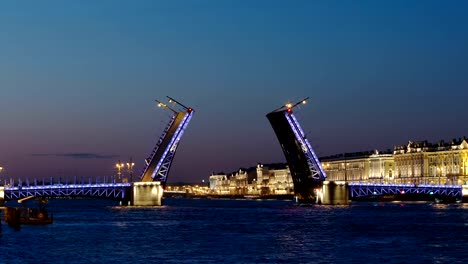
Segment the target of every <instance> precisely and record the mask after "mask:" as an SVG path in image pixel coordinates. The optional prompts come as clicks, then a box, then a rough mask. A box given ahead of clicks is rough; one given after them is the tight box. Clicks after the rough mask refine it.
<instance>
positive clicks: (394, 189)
mask: <svg viewBox="0 0 468 264" xmlns="http://www.w3.org/2000/svg"><path fill="white" fill-rule="evenodd" d="M343 183H344V182H343ZM136 184H139V183H136ZM133 185H134V184H133V183H87V184H76V183H72V184H50V185H45V184H42V185H27V186H21V185H17V186H0V200H1V199H2V198H3V200H5V201H12V200H19V199H23V198H26V197H30V196H34V197H48V198H55V197H88V198H101V199H111V200H118V201H122V202H127V201H130V200H131V199H132V197H131V195H132V188H133ZM347 188H348V193H349V199H351V200H353V199H355V198H358V199H359V198H365V197H375V196H384V195H404V194H408V195H410V194H412V195H428V196H429V195H433V196H434V197H447V198H453V199H456V200H461V199H462V197H463V188H462V186H461V185H425V184H420V185H414V184H382V183H363V182H348V183H347ZM125 204H126V203H125Z"/></svg>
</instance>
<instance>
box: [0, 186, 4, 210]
mask: <svg viewBox="0 0 468 264" xmlns="http://www.w3.org/2000/svg"><path fill="white" fill-rule="evenodd" d="M4 203H5V187H4V186H0V206H3V204H4Z"/></svg>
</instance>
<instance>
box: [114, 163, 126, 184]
mask: <svg viewBox="0 0 468 264" xmlns="http://www.w3.org/2000/svg"><path fill="white" fill-rule="evenodd" d="M124 166H125V164H123V163H122V162H120V160H119V161H118V162H117V163H116V164H115V167H116V168H117V176H118V179H117V180H118V181H119V182H120V181H121V177H120V176H121V175H122V169H123V168H124Z"/></svg>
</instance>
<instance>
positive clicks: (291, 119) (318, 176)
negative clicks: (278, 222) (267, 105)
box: [266, 97, 347, 203]
mask: <svg viewBox="0 0 468 264" xmlns="http://www.w3.org/2000/svg"><path fill="white" fill-rule="evenodd" d="M308 99H309V98H308V97H307V98H305V99H303V100H301V101H299V102H297V103H295V104H293V103H287V104H286V105H284V106H281V107H280V108H278V109H276V110H274V111H272V112H270V113H268V114H267V115H266V117H267V118H268V120H269V121H270V124H271V126H272V127H273V130H274V132H275V134H276V137H277V138H278V141H279V143H280V145H281V148H282V149H283V153H284V156H285V157H286V161H287V163H288V166H289V170H290V172H291V176H292V179H293V183H294V193H295V196H296V199H297V200H298V201H299V202H304V203H323V201H324V190H325V191H326V196H327V195H328V194H330V193H334V190H335V189H336V186H335V185H333V188H332V189H333V191H330V188H329V187H330V186H329V185H328V182H325V183H326V186H324V181H325V180H326V177H327V175H326V173H325V171H324V169H323V168H322V165H321V163H320V161H319V159H318V158H317V155H316V154H315V152H314V150H313V148H312V146H311V144H310V142H309V140H308V139H307V137H306V135H305V133H304V131H303V130H302V128H301V125H300V124H299V122H298V121H297V119H296V117H295V116H294V113H293V108H295V107H297V106H299V105H301V104H306V103H307V100H308ZM345 188H346V187H345ZM325 198H326V199H325V200H327V201H329V200H333V199H330V198H329V197H328V196H327V197H325ZM346 200H347V199H346Z"/></svg>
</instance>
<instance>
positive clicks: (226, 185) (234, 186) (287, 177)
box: [210, 164, 294, 195]
mask: <svg viewBox="0 0 468 264" xmlns="http://www.w3.org/2000/svg"><path fill="white" fill-rule="evenodd" d="M210 193H212V194H218V195H283V194H293V193H294V185H293V181H292V177H291V173H290V172H289V169H288V168H287V166H286V165H284V164H271V165H263V164H258V165H257V167H255V168H250V169H246V170H243V169H240V170H239V171H237V172H235V173H232V174H230V175H226V174H222V173H220V174H216V175H211V176H210Z"/></svg>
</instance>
